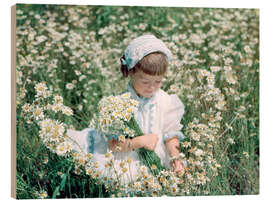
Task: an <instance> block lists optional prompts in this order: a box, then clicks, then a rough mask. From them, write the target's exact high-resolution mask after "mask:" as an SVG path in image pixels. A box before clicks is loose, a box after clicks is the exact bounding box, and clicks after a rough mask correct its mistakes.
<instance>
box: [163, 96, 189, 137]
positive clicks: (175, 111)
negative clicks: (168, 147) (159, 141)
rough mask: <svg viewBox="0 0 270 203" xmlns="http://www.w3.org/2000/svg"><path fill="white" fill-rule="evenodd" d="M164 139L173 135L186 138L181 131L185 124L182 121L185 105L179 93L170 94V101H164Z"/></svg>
mask: <svg viewBox="0 0 270 203" xmlns="http://www.w3.org/2000/svg"><path fill="white" fill-rule="evenodd" d="M163 105H164V109H165V110H164V123H163V141H164V142H165V141H166V140H167V139H170V138H172V137H178V138H179V140H182V139H184V135H183V134H182V132H181V131H180V130H181V129H182V127H183V125H182V124H181V123H180V121H181V119H182V116H183V114H184V105H183V103H182V102H181V101H180V99H179V98H178V96H177V95H175V94H174V95H169V101H168V103H167V104H166V103H164V104H163Z"/></svg>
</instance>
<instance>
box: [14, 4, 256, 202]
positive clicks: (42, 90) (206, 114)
mask: <svg viewBox="0 0 270 203" xmlns="http://www.w3.org/2000/svg"><path fill="white" fill-rule="evenodd" d="M16 26H17V27H16V91H17V92H16V111H17V117H16V119H17V120H16V122H17V126H16V133H17V143H16V144H17V146H16V149H17V162H16V163H17V174H16V195H17V198H18V199H32V198H34V199H35V198H91V197H127V196H129V197H133V196H140V197H145V196H163V195H167V196H183V195H184V196H188V195H192V196H194V195H195V196H198V195H247V194H259V11H258V10H256V9H232V8H230V9H221V8H218V9H217V8H173V7H121V6H82V5H81V6H75V5H74V6H70V5H69V6H66V5H27V4H17V9H16ZM142 34H154V35H156V36H157V37H158V38H160V39H162V40H163V41H164V42H165V44H166V45H167V46H168V48H169V49H170V50H171V51H172V53H173V60H172V61H171V62H170V65H169V70H168V72H167V75H166V77H165V79H164V81H163V85H162V89H164V90H165V91H167V92H168V93H169V94H177V95H178V96H179V98H180V99H181V100H182V102H183V103H184V105H185V114H184V116H183V119H182V124H183V125H184V127H183V134H184V135H185V139H184V140H183V141H182V142H181V143H180V151H181V154H180V155H181V157H182V158H183V159H185V160H186V162H187V167H186V169H185V171H186V172H185V174H184V175H183V176H181V177H178V176H177V177H176V176H175V175H174V174H172V173H171V172H170V171H163V172H162V174H159V175H157V176H156V177H150V176H147V175H145V174H144V169H143V168H142V177H140V178H139V179H138V180H136V181H134V183H131V184H129V185H120V184H118V183H115V182H112V181H111V180H109V179H106V178H104V177H103V178H100V177H101V176H100V175H101V174H100V173H98V172H96V171H95V165H96V164H98V163H92V162H91V154H90V153H88V154H80V153H77V152H74V151H73V150H72V149H73V145H74V144H76V143H73V142H72V140H70V139H69V138H68V136H67V135H66V131H67V129H76V130H83V129H84V128H87V127H89V126H90V121H91V119H92V118H93V116H94V115H95V114H96V113H97V110H98V102H99V101H100V100H101V99H102V98H103V97H105V96H109V95H118V94H120V93H122V92H123V91H124V90H126V87H127V83H128V82H129V80H128V79H124V78H123V77H122V76H121V72H120V60H119V59H120V57H121V56H122V54H123V51H124V49H125V48H126V46H127V45H128V43H129V42H130V41H131V40H132V39H133V38H135V37H138V36H140V35H142ZM108 157H110V154H108ZM130 161H132V160H127V163H123V170H122V173H128V167H124V165H125V164H126V165H128V163H129V162H130ZM124 169H125V170H124Z"/></svg>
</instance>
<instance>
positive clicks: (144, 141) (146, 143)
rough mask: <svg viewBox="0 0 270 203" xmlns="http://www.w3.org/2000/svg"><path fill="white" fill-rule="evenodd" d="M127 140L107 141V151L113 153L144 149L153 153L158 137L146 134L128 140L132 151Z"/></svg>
mask: <svg viewBox="0 0 270 203" xmlns="http://www.w3.org/2000/svg"><path fill="white" fill-rule="evenodd" d="M127 140H128V139H126V140H125V142H121V141H118V140H114V139H113V140H112V141H108V143H109V149H110V150H112V151H113V152H128V151H130V150H132V149H133V150H134V149H139V148H142V147H143V148H145V149H148V150H150V151H154V150H155V148H156V145H157V142H158V137H157V135H155V134H146V135H142V136H139V137H135V138H133V139H131V140H130V142H131V145H132V149H130V147H129V146H128V141H127Z"/></svg>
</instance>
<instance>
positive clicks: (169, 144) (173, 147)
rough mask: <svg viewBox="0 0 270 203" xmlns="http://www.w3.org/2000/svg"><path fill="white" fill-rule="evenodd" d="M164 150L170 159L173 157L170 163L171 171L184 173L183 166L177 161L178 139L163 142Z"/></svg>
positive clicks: (173, 138)
mask: <svg viewBox="0 0 270 203" xmlns="http://www.w3.org/2000/svg"><path fill="white" fill-rule="evenodd" d="M165 146H166V149H167V151H168V153H169V155H170V156H171V157H175V159H174V160H172V161H171V165H172V167H173V171H174V172H176V173H184V166H183V163H182V161H181V160H180V159H179V140H178V137H172V138H171V139H167V140H166V142H165Z"/></svg>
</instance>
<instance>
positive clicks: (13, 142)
mask: <svg viewBox="0 0 270 203" xmlns="http://www.w3.org/2000/svg"><path fill="white" fill-rule="evenodd" d="M16 137H17V136H16V5H13V6H11V197H12V198H15V199H16V171H17V170H16V167H17V164H16V162H17V161H16V160H17V159H16V152H17V150H16Z"/></svg>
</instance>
